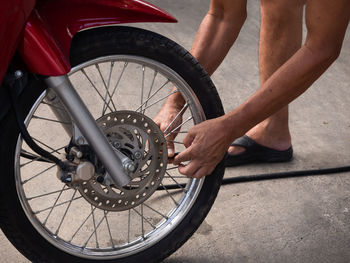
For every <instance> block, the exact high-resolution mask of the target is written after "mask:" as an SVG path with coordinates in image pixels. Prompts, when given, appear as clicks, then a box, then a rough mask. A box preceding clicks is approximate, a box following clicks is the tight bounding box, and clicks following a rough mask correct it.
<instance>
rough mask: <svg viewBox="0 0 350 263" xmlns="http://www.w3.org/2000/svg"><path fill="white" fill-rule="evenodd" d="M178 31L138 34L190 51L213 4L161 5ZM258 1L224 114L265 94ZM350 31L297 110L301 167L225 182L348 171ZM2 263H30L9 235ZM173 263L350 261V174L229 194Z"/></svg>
mask: <svg viewBox="0 0 350 263" xmlns="http://www.w3.org/2000/svg"><path fill="white" fill-rule="evenodd" d="M151 2H152V3H155V4H157V5H158V6H160V7H163V8H164V9H166V10H167V11H169V12H170V13H172V14H173V15H174V16H175V17H177V18H178V20H179V23H178V24H168V25H166V24H143V25H138V26H140V27H143V28H147V29H150V30H152V31H156V32H159V33H161V34H163V35H165V36H168V37H169V38H171V39H173V40H175V41H176V42H178V43H179V44H181V45H183V46H184V47H185V48H186V49H189V48H190V47H191V43H192V41H193V38H194V36H195V33H196V30H197V28H198V26H199V23H200V21H201V18H202V17H203V16H204V14H205V12H206V10H207V8H208V5H209V1H208V0H205V1H204V0H187V1H184V0H177V1H173V0H153V1H151ZM259 24H260V15H259V1H257V0H251V1H248V19H247V21H246V23H245V25H244V27H243V29H242V32H241V34H240V36H239V38H238V39H237V41H236V44H235V45H234V47H233V48H232V50H231V51H230V53H229V54H228V56H227V58H226V59H225V61H224V63H223V64H222V65H221V66H220V68H219V69H218V70H217V71H216V72H215V74H214V75H213V81H214V83H215V85H216V87H217V89H218V91H219V94H220V97H221V99H222V102H223V105H224V108H225V110H226V111H229V110H231V109H233V108H234V107H236V106H238V105H239V104H240V103H242V102H243V101H244V100H245V99H246V98H247V97H248V96H249V95H251V94H252V93H253V91H254V90H256V89H257V88H258V86H259V77H258V76H259V72H258V56H257V55H258V36H259ZM349 105H350V30H349V29H348V33H347V36H346V39H345V42H344V47H343V50H342V53H341V55H340V58H339V59H338V60H337V62H336V63H334V65H333V66H332V67H331V68H330V69H329V70H328V71H327V73H326V74H324V75H323V76H322V77H321V79H320V80H318V81H317V82H316V83H315V84H314V85H313V87H312V88H311V89H309V90H308V91H307V92H306V93H305V94H304V95H302V97H300V98H299V99H298V100H297V101H295V102H293V103H292V104H291V107H290V112H291V114H290V115H291V116H290V126H291V132H292V136H293V146H294V150H295V158H294V160H293V161H292V162H291V163H288V164H273V165H249V166H244V167H239V168H234V169H233V168H231V169H227V170H226V173H225V177H227V178H228V177H235V176H241V175H250V174H261V173H267V172H280V171H292V170H300V169H317V168H326V167H337V166H344V165H350V140H349V135H350V106H349ZM0 258H1V260H0V261H1V262H28V261H27V260H26V259H24V258H23V257H22V256H21V255H20V254H19V253H18V252H17V251H16V250H15V248H13V247H12V245H11V244H9V242H8V241H7V240H6V239H5V237H4V236H3V235H1V236H0ZM165 262H167V263H180V262H181V263H185V262H201V263H205V262H350V173H342V174H337V175H327V176H314V177H303V178H290V179H281V180H270V181H259V182H249V183H240V184H234V185H227V186H223V187H222V188H221V190H220V193H219V195H218V198H217V200H216V202H215V204H214V206H213V208H212V210H211V212H210V213H209V215H208V217H207V218H206V220H205V221H204V223H203V224H202V226H201V227H200V229H199V230H198V231H197V232H196V234H194V236H193V237H192V238H191V239H190V240H189V241H188V242H187V243H186V244H185V245H184V246H183V247H182V248H180V249H179V250H178V251H177V252H176V253H175V254H173V255H172V256H171V257H169V258H168V259H167V260H166V261H165Z"/></svg>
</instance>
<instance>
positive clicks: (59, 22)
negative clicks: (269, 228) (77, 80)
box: [19, 0, 176, 76]
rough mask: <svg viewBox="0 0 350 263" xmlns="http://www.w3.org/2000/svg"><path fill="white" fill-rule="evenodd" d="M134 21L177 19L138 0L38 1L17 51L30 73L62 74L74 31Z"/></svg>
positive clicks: (67, 63) (68, 67)
mask: <svg viewBox="0 0 350 263" xmlns="http://www.w3.org/2000/svg"><path fill="white" fill-rule="evenodd" d="M133 22H176V19H175V18H173V17H172V16H170V15H169V14H167V13H165V12H164V11H162V10H160V9H159V8H157V7H155V6H153V5H151V4H148V3H146V2H143V1H141V0H55V1H47V0H41V1H38V3H37V5H36V7H35V10H34V11H33V12H32V14H31V16H30V18H29V20H28V23H27V24H26V27H25V32H24V39H23V41H22V43H21V45H20V48H19V51H20V54H21V56H22V58H23V60H24V62H25V63H26V65H27V67H28V68H29V70H30V71H31V72H33V73H37V74H42V75H47V76H58V75H63V74H66V73H68V72H69V70H70V65H69V48H70V44H71V41H72V38H73V36H74V35H75V34H76V33H77V32H79V31H81V30H83V29H87V28H92V27H99V26H104V25H116V24H121V23H133Z"/></svg>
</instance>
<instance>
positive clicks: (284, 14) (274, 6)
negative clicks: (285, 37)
mask: <svg viewBox="0 0 350 263" xmlns="http://www.w3.org/2000/svg"><path fill="white" fill-rule="evenodd" d="M304 4H305V0H292V1H291V0H261V15H262V17H263V19H264V20H265V21H266V22H268V23H270V24H271V25H280V26H281V25H283V23H286V24H287V23H288V22H289V21H290V20H291V19H301V16H302V13H303V7H304Z"/></svg>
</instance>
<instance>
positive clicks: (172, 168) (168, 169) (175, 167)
mask: <svg viewBox="0 0 350 263" xmlns="http://www.w3.org/2000/svg"><path fill="white" fill-rule="evenodd" d="M178 168H179V166H174V167H170V168H167V169H166V170H167V171H170V170H175V169H178Z"/></svg>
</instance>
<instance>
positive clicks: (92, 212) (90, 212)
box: [69, 207, 96, 242]
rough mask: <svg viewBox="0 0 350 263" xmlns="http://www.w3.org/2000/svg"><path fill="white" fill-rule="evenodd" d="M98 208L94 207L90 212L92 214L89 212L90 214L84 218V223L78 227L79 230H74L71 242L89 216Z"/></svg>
mask: <svg viewBox="0 0 350 263" xmlns="http://www.w3.org/2000/svg"><path fill="white" fill-rule="evenodd" d="M95 210H96V207H94V209H93V210H92V211H91V212H90V214H88V216H87V217H86V218H85V219H84V221H83V223H81V224H80V226H79V227H78V228H77V230H76V231H75V232H74V234H73V235H72V237H71V239H70V240H69V242H71V241H72V240H73V239H74V237H75V236H76V235H77V234H78V233H79V231H80V229H81V228H82V227H83V226H84V225H85V223H86V222H87V221H88V220H89V218H90V217H91V216H92V214H93V212H94V211H95Z"/></svg>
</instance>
